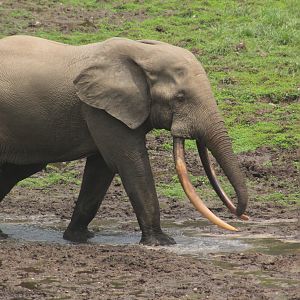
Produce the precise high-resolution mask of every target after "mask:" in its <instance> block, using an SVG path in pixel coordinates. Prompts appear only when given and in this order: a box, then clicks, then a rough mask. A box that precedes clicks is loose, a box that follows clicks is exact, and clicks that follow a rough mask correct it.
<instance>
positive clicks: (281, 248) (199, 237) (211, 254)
mask: <svg viewBox="0 0 300 300" xmlns="http://www.w3.org/2000/svg"><path fill="white" fill-rule="evenodd" d="M2 217H3V216H2ZM1 219H2V220H3V221H2V223H0V228H1V229H2V230H3V232H5V233H6V234H8V235H9V238H10V239H13V240H15V241H16V242H18V241H19V242H24V241H28V242H45V243H58V244H63V245H68V244H69V245H70V244H72V243H71V242H68V241H66V240H64V239H63V238H62V236H63V230H64V228H65V227H66V224H65V223H63V222H61V221H60V220H58V219H55V217H53V218H52V217H50V216H49V215H48V216H42V217H36V216H31V217H30V218H27V217H14V218H12V217H11V216H6V217H4V218H1ZM49 220H52V221H51V222H50V221H49ZM281 224H282V222H277V225H279V226H281ZM206 225H207V222H206V221H202V220H201V221H187V220H186V221H176V222H171V221H167V222H163V228H164V229H165V230H166V232H167V233H168V234H170V235H171V236H172V237H174V238H175V240H176V242H177V244H176V245H173V246H169V247H161V248H164V249H166V250H167V251H170V252H174V253H176V254H179V255H189V256H193V257H196V258H201V259H205V260H209V261H211V262H212V263H213V264H215V265H216V266H218V267H220V268H222V269H225V270H227V271H228V274H230V276H233V277H234V276H236V275H247V276H248V275H250V276H254V277H255V278H256V279H257V280H258V282H260V284H261V285H262V286H266V287H270V288H272V287H276V288H285V287H296V286H297V285H298V284H299V282H298V281H296V280H294V279H289V278H283V277H282V276H281V277H277V276H275V277H274V272H272V270H271V271H268V270H263V269H260V268H259V264H258V265H257V266H256V267H255V266H254V267H253V266H252V269H251V268H248V269H244V266H243V265H239V264H236V263H235V262H231V261H224V260H222V256H223V255H224V253H225V252H228V253H233V252H238V253H245V252H246V251H247V252H248V253H251V252H253V253H255V252H256V253H263V254H267V255H272V256H276V255H281V257H282V256H284V255H289V254H297V253H299V251H300V241H299V240H288V237H287V238H286V239H283V238H282V236H281V237H276V236H275V235H274V236H271V237H270V236H269V235H262V234H261V235H259V236H253V235H251V234H248V233H247V232H241V233H237V234H226V235H225V234H222V235H218V234H210V233H203V227H204V226H206ZM261 225H263V226H274V224H273V223H269V224H262V222H260V226H261ZM91 227H92V228H93V229H94V232H95V237H94V238H92V239H91V240H90V241H89V243H90V244H95V245H96V244H102V245H103V244H107V245H127V244H131V245H132V244H137V243H138V242H139V240H140V231H135V230H134V228H136V227H137V223H136V222H130V223H124V224H123V223H118V222H115V220H103V221H97V223H96V222H93V223H92V226H91ZM120 228H123V229H120ZM154 249H158V248H157V247H155V248H154ZM253 268H254V269H253ZM21 270H24V271H26V272H28V273H34V274H38V273H40V272H41V270H39V269H37V268H33V267H27V268H23V269H21ZM80 272H87V271H79V273H80ZM45 280H46V281H45V282H47V283H49V284H51V282H55V281H56V279H53V278H48V279H45ZM48 281H49V282H48ZM86 284H89V282H87V283H86ZM20 286H22V287H25V288H27V289H30V290H35V289H38V285H37V284H36V283H35V282H33V281H24V282H21V284H20ZM0 287H1V284H0ZM112 287H113V294H114V295H115V296H116V295H118V293H122V289H123V288H124V284H123V282H122V281H120V282H119V281H114V282H112ZM120 295H121V294H120ZM134 295H135V296H136V297H139V298H144V290H143V289H141V290H138V291H137V292H136V294H134ZM146 296H147V295H146Z"/></svg>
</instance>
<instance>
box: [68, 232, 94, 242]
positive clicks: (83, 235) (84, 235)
mask: <svg viewBox="0 0 300 300" xmlns="http://www.w3.org/2000/svg"><path fill="white" fill-rule="evenodd" d="M94 236H95V234H94V233H93V232H92V231H89V230H88V229H70V228H67V229H66V231H65V232H64V236H63V237H64V239H65V240H68V241H71V242H76V243H85V242H86V241H87V240H88V239H90V238H92V237H94Z"/></svg>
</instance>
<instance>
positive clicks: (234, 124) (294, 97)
mask: <svg viewBox="0 0 300 300" xmlns="http://www.w3.org/2000/svg"><path fill="white" fill-rule="evenodd" d="M29 2H30V1H29ZM38 2H39V3H41V5H46V4H47V3H48V2H47V1H43V0H41V1H38ZM298 2H299V1H297V0H269V1H259V0H253V1H235V0H228V1H227V0H226V1H225V0H209V1H207V0H182V1H175V0H168V1H162V0H147V1H139V0H132V1H126V0H112V1H98V0H61V1H53V2H51V5H50V6H49V8H47V9H51V8H53V7H54V6H55V5H57V6H60V7H71V6H74V7H75V8H76V9H78V8H80V9H82V10H85V11H86V12H89V11H90V12H95V11H97V10H105V11H106V12H108V15H107V17H101V18H100V17H99V18H97V17H96V18H94V24H95V26H96V29H95V28H91V29H88V28H83V29H82V28H80V27H78V28H77V27H75V28H74V29H72V30H70V31H69V32H68V33H62V32H60V31H57V30H53V29H51V27H43V26H41V27H39V28H35V29H34V30H33V29H30V30H28V29H27V27H26V26H25V25H26V24H27V23H26V22H28V21H30V20H31V18H32V15H33V12H32V11H31V10H30V9H28V10H26V9H25V6H22V9H18V10H14V11H8V12H7V11H6V10H5V9H4V8H3V7H4V6H0V18H1V17H4V18H9V20H12V21H13V22H15V23H16V24H17V25H16V28H14V33H19V34H23V33H25V34H26V33H27V34H28V33H29V34H31V35H36V36H40V37H44V38H48V39H52V40H56V41H60V42H64V43H68V44H73V45H81V44H86V43H93V42H98V41H102V40H104V39H107V38H110V37H113V36H119V37H126V38H131V39H141V38H145V39H157V40H161V41H165V42H169V43H172V44H174V45H178V46H181V47H184V48H187V49H189V50H191V51H192V52H193V53H195V55H196V56H197V58H198V59H199V60H200V61H201V62H202V64H203V66H204V67H205V69H206V71H207V73H208V76H209V79H210V81H211V85H212V88H213V91H214V94H215V96H216V99H217V102H218V104H219V107H220V108H221V110H222V112H223V114H224V116H225V121H226V125H227V126H228V129H229V133H230V135H231V137H232V140H233V146H234V150H235V152H237V153H239V152H244V151H253V150H255V149H257V148H258V147H262V146H270V147H279V148H284V149H287V148H297V147H299V140H300V104H299V99H300V48H299V45H300V5H299V4H298ZM34 3H35V4H36V3H37V2H34ZM139 15H141V17H137V16H139ZM111 16H114V17H115V18H111ZM22 18H23V19H22ZM27 18H28V20H27ZM20 19H21V21H20ZM19 21H20V23H18V22H19ZM41 21H42V20H41ZM4 23H5V22H4ZM8 33H9V28H8V26H6V25H5V24H4V25H3V27H1V28H0V37H3V36H4V35H6V34H8ZM154 134H166V133H164V132H163V131H156V132H154ZM168 134H169V133H168ZM163 147H164V149H166V150H168V151H169V150H171V149H172V144H171V142H166V143H165V144H164V145H163ZM186 147H187V149H188V150H191V151H196V148H195V144H194V142H192V141H187V145H186ZM47 176H48V179H47V180H49V181H52V182H59V181H60V180H62V181H64V180H66V181H68V180H73V179H74V178H73V179H72V176H73V175H72V174H65V175H63V174H60V173H55V174H52V175H50V174H48V175H47ZM65 176H66V177H65ZM30 180H31V179H30ZM30 180H29V179H28V180H26V181H24V182H22V183H21V184H28V185H30V184H31V183H30ZM32 180H33V181H32V184H35V183H34V180H37V181H38V180H40V179H36V178H33V179H32ZM47 180H46V181H47ZM74 180H75V179H74ZM41 184H44V185H45V184H46V182H45V183H41ZM177 185H178V182H174V184H173V186H174V189H175V190H174V193H175V194H177V193H179V192H178V191H177ZM163 189H164V190H165V193H171V191H169V192H168V191H167V187H164V188H163ZM180 190H181V188H180ZM172 193H173V192H172ZM178 195H179V194H178ZM180 197H182V194H181V196H180Z"/></svg>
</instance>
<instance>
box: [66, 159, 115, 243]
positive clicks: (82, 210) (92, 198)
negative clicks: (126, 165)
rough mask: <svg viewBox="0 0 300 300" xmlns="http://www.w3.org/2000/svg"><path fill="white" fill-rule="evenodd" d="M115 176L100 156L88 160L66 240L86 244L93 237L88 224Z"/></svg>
mask: <svg viewBox="0 0 300 300" xmlns="http://www.w3.org/2000/svg"><path fill="white" fill-rule="evenodd" d="M114 175H115V172H113V171H112V170H111V169H110V168H109V167H108V166H107V164H106V163H105V161H104V160H103V158H102V156H101V155H100V154H96V155H93V156H90V157H88V158H87V160H86V165H85V169H84V174H83V179H82V184H81V190H80V193H79V197H78V200H77V201H76V205H75V208H74V212H73V215H72V219H71V222H70V224H69V226H68V228H67V229H66V231H65V232H64V239H66V240H70V241H73V242H86V240H87V239H88V238H91V237H93V233H92V232H90V231H88V224H89V223H90V222H91V221H92V219H93V218H94V217H95V215H96V213H97V211H98V209H99V207H100V205H101V203H102V200H103V198H104V196H105V194H106V191H107V189H108V188H109V186H110V184H111V182H112V179H113V178H114Z"/></svg>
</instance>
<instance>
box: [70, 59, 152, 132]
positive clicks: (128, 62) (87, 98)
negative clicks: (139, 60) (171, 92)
mask: <svg viewBox="0 0 300 300" xmlns="http://www.w3.org/2000/svg"><path fill="white" fill-rule="evenodd" d="M95 61H96V63H92V64H91V66H89V67H88V68H86V69H85V70H83V71H82V72H81V73H80V74H79V75H78V76H77V78H76V79H75V80H74V85H75V88H76V93H77V95H78V97H79V98H80V99H81V100H82V101H83V102H85V103H86V104H88V105H90V106H93V107H95V108H99V109H103V110H105V111H106V112H107V113H109V114H110V115H112V116H113V117H115V118H116V119H118V120H120V121H121V122H123V123H124V124H126V125H127V126H128V127H129V128H131V129H135V128H137V127H139V126H140V125H141V124H142V123H143V122H144V121H145V120H146V119H147V117H148V116H149V113H150V99H149V90H148V85H147V80H146V77H145V74H144V71H143V69H142V68H141V67H140V66H139V65H137V64H136V63H135V62H134V61H133V60H132V59H130V58H129V57H128V56H127V57H126V56H124V57H121V58H112V57H108V56H106V57H104V56H102V58H101V59H100V60H99V59H97V60H95Z"/></svg>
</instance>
